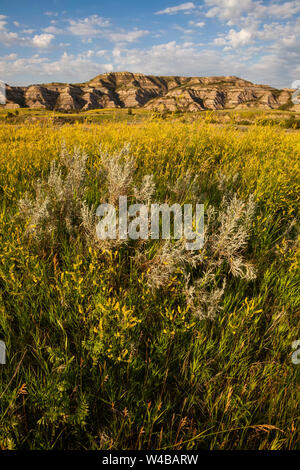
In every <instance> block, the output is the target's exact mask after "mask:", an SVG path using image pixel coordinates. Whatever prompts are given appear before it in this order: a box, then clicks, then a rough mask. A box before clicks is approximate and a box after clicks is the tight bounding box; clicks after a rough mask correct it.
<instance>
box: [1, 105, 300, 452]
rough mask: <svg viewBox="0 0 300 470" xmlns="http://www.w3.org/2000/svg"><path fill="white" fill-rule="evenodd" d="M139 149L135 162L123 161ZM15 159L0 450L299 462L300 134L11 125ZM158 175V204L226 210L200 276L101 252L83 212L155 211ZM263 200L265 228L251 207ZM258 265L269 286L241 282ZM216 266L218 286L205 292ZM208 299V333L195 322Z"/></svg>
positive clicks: (150, 258) (8, 141) (5, 219)
mask: <svg viewBox="0 0 300 470" xmlns="http://www.w3.org/2000/svg"><path fill="white" fill-rule="evenodd" d="M21 114H22V112H21V111H20V117H21ZM125 115H126V112H125ZM215 116H216V114H214V118H215ZM126 117H127V115H126ZM247 117H248V116H247ZM62 141H63V142H65V148H66V152H67V149H69V151H70V152H69V153H70V155H69V156H71V157H72V155H73V149H74V147H80V152H79V155H83V153H84V154H86V156H87V158H85V157H84V159H83V160H84V162H83V160H82V159H81V160H80V158H79V162H81V164H82V166H80V165H79V166H77V160H73V159H72V158H71V159H69V158H67V159H66V160H65V161H64V164H63V165H62V162H60V163H59V155H60V152H61V143H62ZM126 142H130V144H131V154H132V155H134V159H132V158H130V155H126V154H124V153H123V154H122V155H123V156H122V159H118V158H117V155H118V152H120V150H121V149H122V148H123V147H124V144H125V143H126ZM100 144H102V151H101V153H100V152H99V145H100ZM0 150H1V151H0V170H1V171H0V198H1V201H0V220H1V224H0V338H1V339H3V340H5V342H6V347H7V364H6V365H5V366H2V365H1V366H0V448H1V449H175V450H176V449H264V450H278V449H297V448H299V437H298V426H299V422H298V419H299V416H298V415H299V413H298V411H297V407H298V401H299V396H298V389H297V387H298V383H299V371H300V369H299V366H297V365H294V364H292V362H291V353H292V350H291V344H292V342H293V341H294V340H296V339H299V315H298V312H299V300H300V295H299V284H300V278H299V247H298V244H297V239H298V227H297V223H296V222H295V220H296V219H297V216H298V213H297V210H298V202H299V201H298V198H299V185H298V182H297V181H298V178H297V177H296V175H297V174H298V172H299V160H298V158H299V150H300V139H299V133H298V132H297V131H295V132H286V131H285V129H283V128H282V127H281V126H277V125H274V126H248V129H247V132H240V131H238V130H235V129H234V128H233V127H232V126H230V127H227V128H222V127H221V126H220V127H217V126H214V125H211V124H209V123H206V122H204V120H198V121H195V122H192V123H182V122H180V121H175V120H174V116H173V117H172V121H169V120H165V121H162V120H161V119H159V120H158V121H156V120H154V121H153V122H151V121H146V122H145V123H142V124H141V123H138V124H136V123H134V124H133V125H130V126H128V125H127V121H125V122H124V123H120V122H116V123H115V122H104V123H102V124H101V126H99V125H97V124H93V123H86V122H84V123H78V124H76V125H70V124H65V125H61V126H56V125H53V124H51V123H49V122H47V123H44V124H43V125H40V124H30V123H26V124H24V125H19V124H18V125H16V126H14V125H13V124H9V125H8V124H6V123H3V124H0ZM104 151H107V156H106V157H105V156H104V153H105V152H104ZM66 156H67V157H68V155H66ZM53 160H55V161H56V164H55V165H54V164H53V163H52V165H51V162H52V161H53ZM83 163H85V166H84V165H83ZM83 166H84V168H85V173H84V175H82V172H81V169H82V167H83ZM103 173H104V174H105V178H102V175H103ZM76 175H82V176H84V177H82V179H80V180H78V178H77V177H76ZM145 175H153V180H154V182H155V198H157V199H158V200H160V201H166V202H168V203H170V202H171V203H173V202H179V203H180V204H184V203H188V202H191V201H195V200H197V201H199V202H205V205H206V209H208V208H209V207H214V208H215V210H216V217H215V218H212V219H211V220H213V221H214V223H215V225H214V227H215V229H214V230H212V231H211V232H210V233H209V238H208V240H209V242H210V243H209V246H208V247H207V251H206V253H205V254H207V257H205V259H203V260H202V262H201V263H197V264H196V265H192V264H190V263H189V262H188V261H189V260H185V259H184V260H183V261H184V263H183V264H182V263H179V262H178V258H179V255H180V256H181V255H182V253H181V252H180V251H178V250H175V251H172V250H171V251H170V250H169V249H167V248H168V247H166V249H165V251H163V252H162V251H161V250H160V248H162V246H161V245H160V244H158V243H157V242H149V243H147V244H146V245H145V246H141V245H139V244H138V243H136V244H134V243H128V244H123V245H118V246H108V247H104V246H101V247H99V246H97V245H95V244H93V243H92V240H89V238H85V237H83V236H82V234H83V226H82V220H79V219H78V218H76V214H77V213H78V211H79V208H81V204H82V202H85V203H86V205H87V207H89V208H90V207H91V205H92V204H95V205H97V204H98V203H99V202H100V201H101V200H102V198H105V197H106V198H109V199H111V200H112V199H113V198H114V197H117V195H118V194H121V193H122V192H123V191H124V190H126V191H127V190H128V188H129V189H130V193H129V194H130V197H132V198H133V197H135V198H138V197H139V198H141V197H142V196H143V197H148V196H149V194H150V193H151V191H152V189H153V186H152V185H151V181H149V180H145V178H144V177H145ZM197 175H198V176H197ZM114 176H115V177H114ZM38 179H40V180H41V181H40V183H37V180H38ZM145 187H147V191H145ZM38 188H39V189H38ZM83 188H84V190H83ZM151 188H152V189H151ZM39 190H40V193H38V191H39ZM60 190H62V191H60ZM26 193H27V198H25V194H26ZM236 194H237V196H234V195H236ZM250 194H254V199H255V207H256V210H255V212H254V213H252V209H251V207H252V205H251V204H246V203H242V202H241V201H249V196H250ZM224 195H226V198H227V199H228V197H229V199H228V201H233V202H232V203H231V204H230V203H228V204H226V199H225V200H224ZM20 199H23V206H22V205H21V210H22V212H21V214H19V215H18V216H17V217H16V213H17V212H18V211H19V210H20V209H18V202H19V200H20ZM25 199H26V204H25V205H24V200H25ZM46 200H47V201H48V202H47V204H46V207H47V211H46V212H43V210H42V209H43V207H42V206H43V203H45V201H46ZM253 202H254V201H253ZM224 204H225V208H226V210H225V211H224V207H223V208H222V205H223V206H224ZM24 208H26V210H27V213H26V214H25V213H24V212H23V211H24ZM249 208H250V209H251V210H250V209H249ZM250 212H251V214H250ZM39 214H40V215H42V217H40V216H39ZM222 214H223V215H222ZM234 214H239V215H240V217H237V216H236V217H234ZM20 215H21V216H22V215H23V216H25V217H21V218H20ZM37 215H38V217H37V218H36V222H37V224H33V223H32V222H33V219H32V217H34V216H37ZM250 215H251V216H250ZM60 216H61V217H60ZM73 216H74V217H73ZM210 216H212V214H210ZM232 220H235V221H236V223H234V224H233V225H230V221H232ZM246 221H247V223H246ZM34 225H36V226H34ZM220 226H221V227H223V230H222V231H220ZM235 227H237V230H236V228H235ZM245 227H247V230H245ZM217 234H218V235H220V234H223V237H222V242H223V245H222V244H221V243H220V238H216V239H214V238H212V237H213V236H216V235H217ZM224 234H225V235H224ZM40 239H41V240H44V242H45V241H47V243H44V242H43V243H41V244H40V243H38V241H39V240H40ZM209 248H210V249H211V252H209ZM218 250H219V252H218ZM140 254H142V255H143V256H140ZM137 255H138V256H137ZM236 258H238V259H239V263H241V264H236V263H235V260H236ZM174 260H175V261H176V262H175V261H174ZM220 260H222V262H219V261H220ZM179 261H180V260H179ZM230 263H231V264H230ZM243 263H244V264H243ZM245 263H247V264H245ZM252 265H254V266H255V268H256V278H255V279H254V276H252V275H250V276H240V275H235V274H237V273H239V269H240V267H241V266H243V267H244V268H245V270H246V269H247V267H248V270H249V267H250V266H252ZM166 266H169V268H170V269H167V268H166ZM205 267H207V269H209V268H211V269H213V276H214V281H216V283H217V284H216V285H214V283H212V284H211V285H204V287H203V283H200V284H199V283H198V284H196V285H195V283H194V282H195V281H197V280H199V279H201V278H203V276H202V275H203V272H204V271H203V270H204V269H205ZM154 269H156V270H154ZM236 270H237V271H236ZM151 272H152V275H151ZM245 273H246V271H245ZM165 274H167V277H162V276H163V275H165ZM246 274H247V273H246ZM248 274H251V272H250V271H249V272H248ZM154 275H159V276H160V277H159V281H160V282H159V283H158V284H159V285H158V286H156V287H155V286H154V287H153V285H151V282H149V279H150V281H151V279H152V280H153V279H155V277H154ZM224 277H225V278H226V285H225V286H224V291H223V292H222V296H221V304H220V303H219V300H220V299H219V298H218V295H216V289H218V292H217V294H218V293H220V292H219V291H220V290H222V289H223V284H222V281H223V279H224ZM165 279H167V282H165ZM193 286H194V287H195V288H197V289H196V292H198V293H200V295H199V296H198V297H195V296H194V297H191V295H192V294H194V293H195V290H194V291H193V292H191V291H190V288H191V287H193ZM204 288H205V289H204ZM203 289H204V290H203ZM187 293H188V294H189V295H186V294H187ZM209 293H211V294H212V295H211V297H212V299H211V298H210V296H209ZM191 300H192V301H191ZM209 300H213V301H214V302H215V301H216V300H217V302H216V303H215V304H214V303H212V304H210V303H208V302H209ZM204 301H205V302H207V303H206V304H205V305H204V307H205V308H206V307H207V306H210V307H211V308H212V309H213V310H214V312H213V313H214V314H215V315H212V316H210V318H207V316H201V315H197V314H196V313H197V312H198V313H199V307H202V306H203V305H202V303H203V302H204ZM219 307H221V308H219Z"/></svg>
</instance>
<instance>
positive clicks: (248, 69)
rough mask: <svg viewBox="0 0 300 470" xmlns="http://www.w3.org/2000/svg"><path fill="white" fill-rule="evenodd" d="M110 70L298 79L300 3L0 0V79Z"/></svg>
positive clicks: (69, 77) (42, 79) (277, 81)
mask: <svg viewBox="0 0 300 470" xmlns="http://www.w3.org/2000/svg"><path fill="white" fill-rule="evenodd" d="M111 71H130V72H139V73H144V74H149V75H184V76H212V75H225V76H228V75H236V76H238V77H241V78H244V79H246V80H250V81H252V82H254V83H258V84H268V85H272V86H275V87H277V88H289V87H291V84H292V82H293V81H295V80H298V79H300V0H291V1H280V0H274V1H273V0H270V1H264V0H201V1H199V0H198V1H197V0H196V1H194V2H189V1H183V2H182V1H180V0H179V1H176V0H151V1H148V0H126V1H125V0H106V1H100V0H98V1H96V0H85V1H82V0H80V1H79V0H44V2H41V1H40V0H39V1H37V0H32V1H26V0H21V1H20V0H14V1H11V0H0V80H1V81H4V82H6V83H9V84H10V85H29V84H36V83H49V82H52V81H56V82H70V83H72V82H73V83H76V82H83V81H86V80H89V79H91V78H93V77H94V76H96V75H98V74H101V73H106V72H111Z"/></svg>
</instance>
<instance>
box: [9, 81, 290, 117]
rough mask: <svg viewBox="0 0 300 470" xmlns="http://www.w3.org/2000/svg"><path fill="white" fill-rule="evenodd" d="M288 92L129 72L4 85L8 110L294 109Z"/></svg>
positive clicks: (240, 82) (227, 82)
mask: <svg viewBox="0 0 300 470" xmlns="http://www.w3.org/2000/svg"><path fill="white" fill-rule="evenodd" d="M291 95H292V90H290V89H283V90H278V89H276V88H272V87H270V86H267V85H255V84H253V83H251V82H249V81H247V80H242V79H240V78H238V77H234V76H230V77H158V76H154V75H143V74H137V73H135V74H134V73H130V72H111V73H106V74H103V75H98V76H97V77H95V78H93V79H92V80H90V81H88V82H85V83H80V84H65V83H50V84H43V85H31V86H28V87H12V86H9V85H7V88H6V98H7V103H6V107H7V108H18V107H29V108H44V109H51V110H62V111H73V110H78V111H80V110H89V109H103V108H146V109H149V110H160V111H163V110H167V111H177V110H178V111H200V110H205V109H211V110H215V109H240V108H256V109H257V108H259V109H278V108H286V109H289V108H291V109H292V108H293V103H292V102H291Z"/></svg>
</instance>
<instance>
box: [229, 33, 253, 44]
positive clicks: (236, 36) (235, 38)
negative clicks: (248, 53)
mask: <svg viewBox="0 0 300 470" xmlns="http://www.w3.org/2000/svg"><path fill="white" fill-rule="evenodd" d="M227 39H228V41H229V43H230V45H231V46H232V47H240V46H246V45H248V44H249V43H250V42H251V41H252V33H251V31H247V29H241V30H240V31H235V30H234V29H231V30H230V31H229V33H228V36H227Z"/></svg>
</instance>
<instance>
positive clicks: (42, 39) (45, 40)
mask: <svg viewBox="0 0 300 470" xmlns="http://www.w3.org/2000/svg"><path fill="white" fill-rule="evenodd" d="M54 38H55V36H54V35H53V34H48V33H44V34H36V35H35V36H34V37H33V38H32V45H33V46H35V47H39V48H41V49H44V48H47V47H49V46H50V44H51V42H52V41H53V39H54Z"/></svg>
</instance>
